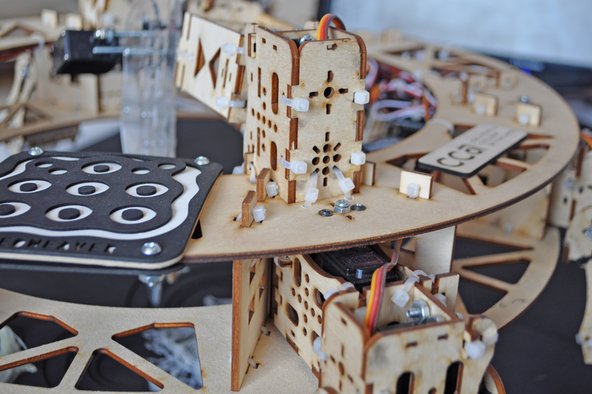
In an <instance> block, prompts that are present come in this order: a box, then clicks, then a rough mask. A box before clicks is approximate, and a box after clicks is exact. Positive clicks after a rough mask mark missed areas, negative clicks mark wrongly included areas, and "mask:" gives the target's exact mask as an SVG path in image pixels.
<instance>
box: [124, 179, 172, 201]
mask: <svg viewBox="0 0 592 394" xmlns="http://www.w3.org/2000/svg"><path fill="white" fill-rule="evenodd" d="M167 191H169V189H168V187H166V186H163V185H160V184H158V183H141V184H138V185H134V186H130V187H128V188H127V189H126V190H125V192H126V193H127V194H129V195H130V196H133V197H141V198H146V197H156V196H160V195H162V194H164V193H166V192H167Z"/></svg>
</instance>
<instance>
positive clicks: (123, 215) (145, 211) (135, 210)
mask: <svg viewBox="0 0 592 394" xmlns="http://www.w3.org/2000/svg"><path fill="white" fill-rule="evenodd" d="M155 217H156V212H154V211H153V210H152V209H150V208H146V207H126V208H121V209H118V210H116V211H114V212H112V213H111V215H109V218H110V219H111V220H113V221H114V222H116V223H121V224H139V223H144V222H147V221H149V220H152V219H154V218H155Z"/></svg>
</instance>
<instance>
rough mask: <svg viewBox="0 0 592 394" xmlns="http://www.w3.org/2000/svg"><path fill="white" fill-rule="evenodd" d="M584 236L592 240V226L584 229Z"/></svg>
mask: <svg viewBox="0 0 592 394" xmlns="http://www.w3.org/2000/svg"><path fill="white" fill-rule="evenodd" d="M584 235H585V236H586V237H588V239H592V226H590V227H586V228H585V229H584Z"/></svg>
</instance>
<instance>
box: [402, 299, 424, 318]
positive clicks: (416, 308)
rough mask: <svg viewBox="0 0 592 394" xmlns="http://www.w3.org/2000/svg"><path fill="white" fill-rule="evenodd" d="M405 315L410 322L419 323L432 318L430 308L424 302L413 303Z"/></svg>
mask: <svg viewBox="0 0 592 394" xmlns="http://www.w3.org/2000/svg"><path fill="white" fill-rule="evenodd" d="M405 315H406V316H407V318H409V319H410V320H412V321H414V322H417V323H419V322H421V321H423V320H425V319H427V318H428V317H430V306H429V305H428V303H427V302H425V301H424V300H416V301H413V304H411V306H410V307H409V309H407V312H405Z"/></svg>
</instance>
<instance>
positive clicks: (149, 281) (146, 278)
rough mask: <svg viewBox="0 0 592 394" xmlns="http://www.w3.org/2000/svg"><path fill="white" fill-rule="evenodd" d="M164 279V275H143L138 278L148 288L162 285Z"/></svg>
mask: <svg viewBox="0 0 592 394" xmlns="http://www.w3.org/2000/svg"><path fill="white" fill-rule="evenodd" d="M164 279H165V276H164V275H149V274H142V275H139V276H138V280H139V281H140V282H142V283H144V284H145V285H147V286H148V287H154V286H156V285H158V284H161V283H162V281H163V280H164Z"/></svg>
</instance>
